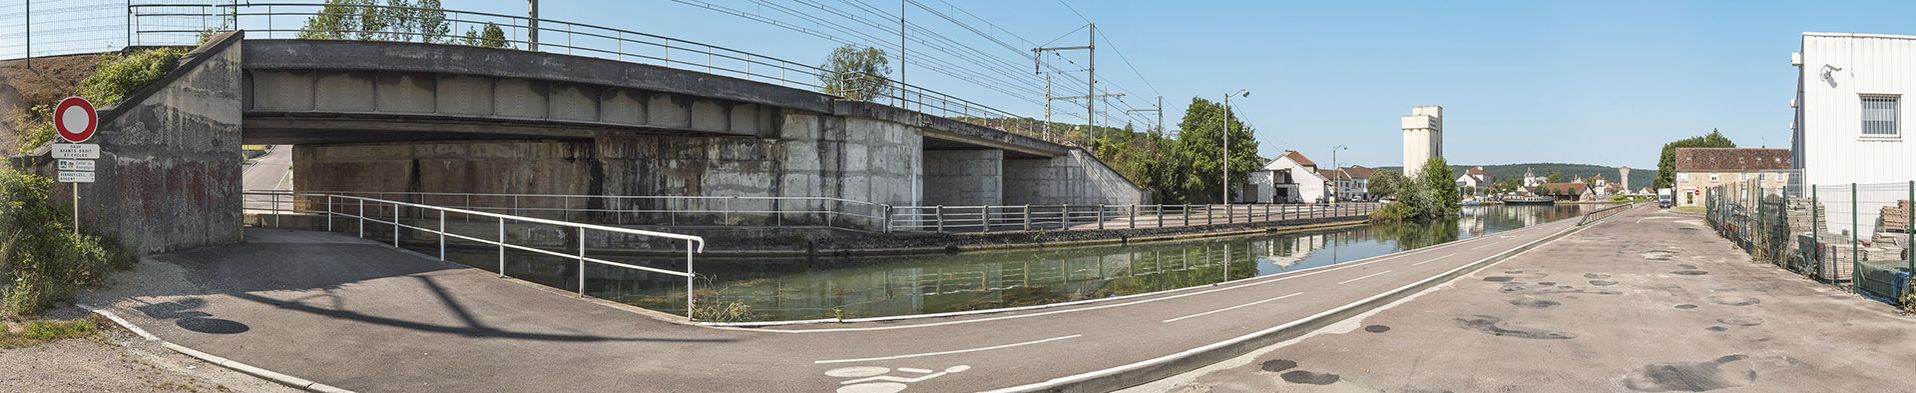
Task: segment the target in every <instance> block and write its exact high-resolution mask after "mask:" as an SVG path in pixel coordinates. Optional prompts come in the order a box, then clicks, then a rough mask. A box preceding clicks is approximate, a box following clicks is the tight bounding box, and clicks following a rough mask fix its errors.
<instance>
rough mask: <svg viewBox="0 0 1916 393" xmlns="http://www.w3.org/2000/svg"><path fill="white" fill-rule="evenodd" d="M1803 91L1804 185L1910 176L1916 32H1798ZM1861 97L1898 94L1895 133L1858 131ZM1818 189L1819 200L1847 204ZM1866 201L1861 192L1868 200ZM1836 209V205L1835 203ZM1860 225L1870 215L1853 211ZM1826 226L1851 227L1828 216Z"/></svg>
mask: <svg viewBox="0 0 1916 393" xmlns="http://www.w3.org/2000/svg"><path fill="white" fill-rule="evenodd" d="M1802 54H1803V65H1802V67H1803V68H1802V74H1801V77H1800V78H1801V80H1800V83H1799V85H1800V86H1801V89H1802V93H1801V94H1802V102H1801V103H1800V109H1799V110H1800V113H1799V117H1800V124H1798V127H1800V128H1801V130H1800V131H1799V133H1800V134H1799V135H1800V136H1799V137H1798V141H1796V144H1797V148H1798V149H1800V151H1799V152H1798V157H1799V160H1801V162H1800V163H1799V164H1798V165H1800V166H1801V167H1802V168H1803V170H1804V178H1803V181H1804V183H1803V184H1804V185H1809V186H1821V187H1824V188H1823V190H1824V191H1831V190H1832V189H1834V188H1835V187H1833V186H1839V185H1840V186H1843V188H1847V185H1848V184H1849V183H1862V184H1871V183H1901V182H1906V181H1909V180H1911V179H1916V140H1911V138H1916V135H1912V132H1916V125H1912V124H1911V121H1912V120H1916V117H1912V116H1910V109H1909V107H1910V101H1911V100H1916V37H1897V36H1882V35H1864V34H1854V35H1852V34H1822V33H1806V34H1804V35H1803V50H1802ZM1864 95H1895V96H1900V97H1901V100H1900V103H1899V104H1900V105H1898V111H1899V113H1897V119H1898V128H1899V129H1900V135H1898V136H1896V137H1887V138H1886V137H1877V136H1867V137H1866V136H1864V135H1863V134H1862V99H1861V97H1862V96H1864ZM1827 194H1828V193H1824V195H1820V197H1821V198H1822V199H1823V201H1824V203H1825V204H1829V205H1846V204H1848V203H1849V195H1848V193H1847V192H1839V193H1837V194H1838V195H1827ZM1866 199H1867V198H1866ZM1833 208H1834V207H1833ZM1859 213H1860V215H1861V216H1862V217H1860V221H1861V222H1862V224H1864V225H1862V227H1864V229H1863V230H1864V231H1866V232H1867V231H1869V229H1868V227H1870V226H1871V223H1874V222H1875V221H1876V217H1875V216H1876V214H1875V212H1873V211H1869V210H1863V211H1860V212H1859ZM1828 223H1829V225H1830V226H1831V227H1832V228H1849V227H1850V224H1851V223H1850V218H1849V217H1848V216H1847V215H1843V216H1841V217H1838V216H1835V215H1832V217H1830V220H1829V221H1828Z"/></svg>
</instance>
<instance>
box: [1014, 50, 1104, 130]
mask: <svg viewBox="0 0 1916 393" xmlns="http://www.w3.org/2000/svg"><path fill="white" fill-rule="evenodd" d="M1087 26H1090V29H1091V35H1090V36H1089V37H1087V40H1088V42H1086V43H1085V45H1081V46H1057V47H1039V48H1031V72H1032V73H1034V74H1042V73H1044V71H1043V67H1044V53H1045V52H1055V51H1067V50H1085V51H1088V52H1090V54H1091V55H1090V63H1091V66H1089V67H1087V70H1086V71H1088V74H1087V75H1088V76H1087V77H1086V79H1087V80H1088V81H1089V82H1088V83H1086V85H1087V88H1086V90H1087V91H1086V92H1085V95H1084V96H1082V97H1050V96H1051V76H1050V75H1049V74H1047V75H1045V96H1046V97H1045V128H1046V130H1047V131H1046V133H1047V136H1048V135H1049V132H1050V131H1049V129H1050V127H1051V121H1050V119H1051V100H1069V99H1075V98H1084V99H1085V100H1084V121H1085V123H1097V116H1098V112H1095V110H1096V108H1095V107H1094V105H1095V104H1096V103H1097V98H1098V97H1099V95H1098V85H1097V83H1098V67H1097V64H1098V55H1097V53H1098V49H1097V43H1098V24H1096V23H1092V24H1089V25H1087ZM1120 95H1122V94H1120ZM1091 125H1092V126H1093V127H1095V126H1096V124H1091Z"/></svg>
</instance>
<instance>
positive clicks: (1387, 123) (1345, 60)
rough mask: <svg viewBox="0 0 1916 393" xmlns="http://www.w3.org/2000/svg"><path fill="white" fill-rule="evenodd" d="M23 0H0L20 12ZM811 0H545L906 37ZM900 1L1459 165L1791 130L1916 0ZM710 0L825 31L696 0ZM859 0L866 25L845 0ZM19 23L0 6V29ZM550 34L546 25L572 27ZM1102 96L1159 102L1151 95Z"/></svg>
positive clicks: (507, 10)
mask: <svg viewBox="0 0 1916 393" xmlns="http://www.w3.org/2000/svg"><path fill="white" fill-rule="evenodd" d="M19 1H20V0H11V1H7V2H6V4H0V11H11V10H17V8H16V7H18V6H19V4H20V3H19ZM63 1H64V2H66V3H73V2H80V3H84V2H87V1H94V0H63ZM812 1H813V0H767V3H757V2H755V1H754V0H683V1H671V0H640V1H580V0H545V1H544V2H543V4H542V7H541V16H542V17H543V18H546V19H551V20H564V21H571V22H578V23H587V24H594V25H601V26H608V27H615V28H620V29H626V30H632V31H638V32H645V33H651V34H659V35H665V36H671V37H675V38H680V39H686V40H691V41H697V42H703V43H707V44H711V45H717V46H724V47H729V48H734V49H739V50H744V51H749V52H754V53H759V54H763V55H768V56H772V57H778V58H783V59H787V60H792V61H796V62H801V63H810V64H816V63H819V62H820V61H821V60H822V59H823V58H824V57H825V54H826V53H828V52H829V51H830V50H831V49H832V48H833V47H836V46H838V45H839V42H834V41H833V40H832V39H831V38H836V39H840V40H849V41H854V42H870V41H873V40H883V41H882V42H881V43H882V44H883V45H896V40H897V34H898V33H897V30H896V23H897V22H896V20H876V18H873V17H872V15H871V14H867V13H863V12H864V11H863V10H859V9H858V8H854V7H853V5H852V4H853V3H859V2H863V4H865V5H869V6H871V7H872V8H871V9H874V10H883V11H885V12H892V13H895V12H897V11H898V9H899V8H900V5H901V4H900V3H898V2H892V1H889V0H816V2H815V3H813V2H812ZM906 1H909V2H912V3H907V4H909V5H907V6H906V8H907V9H906V19H907V20H909V21H911V22H912V23H914V24H917V25H920V26H924V27H925V28H927V29H929V30H931V31H934V32H937V33H938V34H939V35H942V36H944V37H948V38H950V39H953V40H955V41H958V42H961V43H963V44H965V45H967V46H971V47H974V48H978V50H979V51H980V52H983V53H987V54H990V55H991V56H995V57H994V58H990V59H985V58H982V56H978V55H974V56H972V57H968V58H966V59H955V60H954V58H949V57H945V56H943V55H941V54H939V53H937V52H931V53H932V54H933V55H932V56H926V57H937V58H941V59H939V60H938V61H945V62H949V63H952V64H958V63H964V64H961V67H962V68H965V69H966V70H967V71H962V72H973V73H977V74H974V75H988V76H990V77H992V78H997V79H999V80H1000V81H1004V80H1013V81H1012V82H1004V83H995V84H994V83H986V84H979V83H974V82H970V81H967V80H964V79H960V78H955V77H950V76H947V75H943V74H939V73H937V72H934V70H930V69H929V68H927V67H925V66H923V65H922V64H916V63H913V62H912V61H911V60H912V59H908V64H906V65H905V70H904V71H905V73H906V75H905V80H906V82H908V83H911V84H914V85H920V86H924V87H927V88H930V89H932V90H936V91H940V92H944V93H947V94H951V95H954V96H959V97H963V98H966V99H969V100H973V101H977V102H980V103H983V104H986V105H990V106H992V107H995V108H999V109H1002V110H1005V111H1008V112H1012V113H1016V114H1020V115H1026V116H1032V117H1040V116H1042V113H1043V106H1042V105H1041V104H1040V102H1042V99H1041V98H1038V97H1042V86H1043V84H1042V82H1041V81H1042V79H1040V78H1038V77H1035V76H1032V74H1031V71H1032V70H1031V66H1030V65H1029V62H1030V60H1029V59H1026V58H1023V57H1021V56H1020V55H1019V54H1018V51H1024V50H1028V48H1029V47H1032V46H1038V45H1039V44H1048V45H1050V46H1071V45H1083V44H1084V40H1085V38H1084V36H1085V33H1084V31H1082V30H1079V29H1080V28H1082V27H1083V25H1084V24H1085V20H1086V19H1089V20H1091V21H1095V22H1097V25H1098V31H1099V32H1100V33H1101V37H1100V41H1099V42H1098V45H1099V51H1098V53H1097V56H1098V57H1097V63H1096V64H1097V68H1098V69H1097V70H1098V75H1099V79H1101V80H1108V83H1106V84H1105V85H1103V86H1106V87H1110V86H1116V87H1118V88H1121V90H1116V91H1115V92H1122V93H1125V94H1127V96H1126V97H1124V98H1123V99H1124V100H1125V102H1127V103H1129V106H1128V107H1129V108H1146V109H1148V108H1150V107H1152V105H1153V104H1155V100H1156V97H1157V96H1160V95H1161V96H1163V97H1164V98H1163V99H1164V103H1165V106H1166V108H1165V116H1164V117H1165V120H1164V121H1165V123H1166V124H1167V125H1169V127H1170V128H1173V129H1175V128H1176V124H1177V123H1178V121H1179V118H1180V117H1181V115H1182V114H1183V112H1184V109H1185V106H1186V105H1187V104H1188V103H1189V102H1190V101H1191V99H1192V97H1197V96H1201V97H1204V98H1207V99H1210V100H1218V99H1220V98H1221V96H1222V95H1224V94H1225V93H1228V92H1232V91H1236V90H1238V89H1248V90H1250V91H1251V92H1252V94H1251V96H1250V97H1247V98H1239V99H1233V100H1232V104H1233V106H1234V107H1235V108H1236V110H1237V111H1238V113H1239V114H1240V116H1242V117H1243V118H1244V119H1246V120H1247V121H1248V122H1249V123H1250V124H1252V125H1253V126H1254V127H1255V128H1257V139H1258V141H1259V151H1260V153H1261V154H1262V155H1264V156H1266V157H1271V156H1275V155H1277V154H1279V153H1281V152H1282V151H1284V150H1298V151H1301V152H1303V153H1305V154H1306V155H1309V156H1311V157H1312V158H1313V160H1315V161H1319V162H1324V163H1329V162H1330V161H1331V157H1328V156H1329V155H1330V149H1331V148H1332V146H1337V145H1346V146H1349V149H1348V150H1344V151H1341V152H1340V153H1339V154H1338V157H1337V161H1338V163H1339V164H1344V165H1350V164H1359V165H1367V166H1395V165H1400V164H1401V162H1399V161H1400V160H1401V158H1400V157H1401V154H1402V153H1401V149H1402V146H1401V138H1400V130H1399V124H1398V121H1399V120H1398V119H1399V117H1401V116H1403V115H1405V114H1408V113H1409V111H1410V108H1411V107H1412V106H1416V105H1442V106H1443V107H1444V109H1445V119H1444V123H1445V124H1444V125H1445V135H1444V138H1445V140H1444V149H1445V151H1444V156H1445V157H1446V158H1447V159H1448V160H1449V161H1450V162H1451V163H1453V164H1506V163H1520V162H1568V163H1584V164H1599V165H1613V166H1615V165H1621V166H1632V167H1650V166H1653V165H1655V163H1656V161H1657V154H1659V148H1660V147H1661V145H1662V144H1663V143H1665V142H1668V141H1670V140H1674V139H1679V138H1683V137H1688V136H1693V135H1699V134H1703V133H1707V132H1709V130H1711V129H1713V128H1714V129H1720V130H1722V132H1723V133H1724V134H1725V135H1727V136H1729V137H1730V138H1731V139H1733V140H1735V141H1736V142H1737V143H1738V144H1739V145H1740V146H1746V147H1755V146H1770V147H1787V146H1788V145H1789V121H1790V118H1791V112H1790V108H1789V106H1788V104H1789V100H1790V97H1791V96H1792V94H1793V92H1794V86H1795V82H1796V81H1795V79H1796V69H1795V68H1794V67H1791V66H1790V64H1789V56H1790V53H1791V52H1794V51H1797V50H1798V49H1799V47H1800V43H1801V34H1802V33H1803V32H1806V31H1825V32H1863V33H1883V34H1916V25H1912V24H1910V23H1909V19H1908V16H1909V15H1916V2H1907V1H1866V2H1838V1H1797V2H1783V1H1628V0H1625V1H1468V2H1452V1H1389V0H1379V1H1127V0H1109V1H1093V0H1063V1H1058V0H1017V1H1012V0H975V1H974V0H906ZM707 2H709V3H710V4H714V5H717V6H721V7H726V8H729V9H732V10H734V11H736V12H740V13H745V14H748V15H756V16H760V17H766V18H771V19H775V20H778V21H779V23H781V24H784V25H785V26H789V27H797V28H800V29H805V30H809V31H813V32H821V33H822V34H824V35H826V36H828V38H821V37H818V36H815V35H808V34H804V33H801V32H798V31H795V30H793V29H789V28H787V27H780V26H774V25H772V24H768V23H764V22H761V21H754V20H750V19H746V18H742V17H739V16H736V15H730V14H726V13H722V12H718V11H714V10H711V9H707V8H705V7H702V6H700V4H705V3H707ZM39 3H41V2H40V1H36V4H39ZM55 3H61V1H55ZM111 3H115V4H117V3H119V2H117V1H115V2H111ZM767 4H775V5H783V6H785V7H789V8H791V9H795V10H799V11H804V12H806V13H808V14H811V15H813V16H817V17H819V18H820V19H821V20H825V21H829V22H831V23H837V24H841V25H844V26H850V27H851V28H852V29H854V30H858V31H859V32H858V33H857V34H862V35H865V36H869V37H861V36H859V35H857V34H854V33H847V32H840V31H833V30H831V29H830V28H829V27H827V26H825V25H824V24H822V23H820V22H817V21H807V20H804V19H802V18H800V17H795V16H791V15H789V14H784V13H782V11H781V10H779V9H777V7H772V6H768V5H767ZM812 4H820V5H823V6H825V7H818V6H813V5H812ZM921 5H922V6H921ZM445 7H446V8H448V9H456V10H472V11H486V12H497V13H501V14H517V15H522V14H523V13H524V12H525V8H526V5H525V2H524V1H522V0H445ZM821 8H829V9H821ZM1074 9H1075V12H1074ZM934 11H935V12H934ZM102 12H103V13H105V12H106V11H102ZM10 15H15V16H17V15H18V14H10ZM860 15H862V17H863V18H865V19H866V20H864V21H863V22H866V23H872V22H875V23H874V24H875V25H876V26H874V25H865V24H860V21H858V20H854V19H853V18H852V16H860ZM941 15H942V16H941ZM1080 15H1082V18H1081V17H1080ZM106 16H109V17H113V18H107V19H114V18H120V17H122V16H120V14H114V15H106ZM943 16H950V17H953V18H954V19H958V20H960V21H962V22H965V23H966V24H967V25H968V26H970V28H972V29H977V30H979V31H981V32H983V34H979V33H974V32H972V31H970V30H967V29H966V27H965V26H960V25H958V24H954V23H951V22H950V21H947V20H944V19H942V17H943ZM43 19H45V18H43ZM285 22H291V23H285ZM47 23H58V22H57V21H54V22H47V21H44V20H36V21H35V24H36V26H41V27H40V28H42V29H45V28H46V27H45V26H43V24H47ZM276 23H277V24H278V25H280V26H279V27H281V28H285V27H286V26H288V25H297V21H278V22H276ZM9 26H11V27H9ZM17 27H18V24H17V22H13V21H0V30H8V29H9V28H17ZM879 27H885V29H880V28H879ZM0 33H8V31H0ZM115 34H116V35H117V33H115ZM552 35H554V34H552V33H548V36H547V37H544V38H545V40H546V41H547V42H555V40H558V39H561V38H563V37H553V36H552ZM987 35H988V36H990V38H986V36H987ZM914 37H915V38H917V39H920V40H926V39H934V38H932V37H926V36H925V35H924V34H917V33H914ZM1053 38H1057V39H1056V40H1053ZM1000 42H1003V44H1002V45H1001V44H1000ZM43 47H44V46H43ZM907 47H908V48H910V49H912V50H918V51H927V50H928V48H927V47H925V46H923V45H919V44H917V43H915V42H912V43H908V45H907ZM0 49H7V48H0ZM1013 49H1016V50H1017V51H1014V50H1013ZM38 50H40V49H39V48H36V51H38ZM1057 59H1058V60H1063V59H1069V62H1059V61H1056V60H1047V61H1049V62H1051V63H1050V64H1052V65H1053V66H1054V67H1057V68H1059V69H1060V70H1062V71H1063V72H1061V73H1058V74H1057V75H1056V78H1057V80H1058V81H1059V82H1058V83H1059V86H1060V87H1059V88H1058V90H1057V91H1056V94H1057V95H1083V94H1084V93H1085V92H1084V90H1082V89H1083V88H1082V82H1077V81H1080V80H1082V79H1083V77H1084V75H1083V73H1082V72H1081V71H1080V70H1081V69H1082V67H1083V64H1086V63H1087V59H1085V58H1084V56H1083V54H1082V53H1081V52H1068V53H1065V57H1062V58H1057ZM918 61H920V62H922V61H925V60H923V59H921V60H918ZM966 64H969V65H966ZM977 64H988V65H977ZM894 68H897V64H894ZM969 79H978V78H976V77H972V78H969ZM1067 79H1068V80H1070V81H1071V82H1068V83H1067V82H1064V81H1065V80H1067ZM1070 83H1076V84H1075V85H1070V86H1073V87H1071V89H1067V88H1066V85H1068V84H1070ZM1007 86H1009V87H1007ZM1072 89H1075V90H1072ZM1007 90H1009V91H1010V92H1009V93H1008V92H1007ZM1056 107H1057V111H1056V115H1055V116H1056V118H1057V119H1059V120H1060V121H1070V122H1082V116H1083V115H1082V113H1083V109H1082V103H1070V102H1062V101H1061V102H1058V103H1057V104H1056ZM1122 108H1124V107H1121V109H1122ZM1111 115H1112V118H1113V119H1120V121H1122V120H1123V119H1126V118H1132V119H1137V121H1155V117H1154V115H1153V114H1150V113H1133V114H1132V115H1135V116H1125V115H1126V114H1125V113H1122V112H1120V113H1113V114H1111ZM1138 125H1139V126H1140V127H1141V128H1142V127H1144V126H1148V124H1138Z"/></svg>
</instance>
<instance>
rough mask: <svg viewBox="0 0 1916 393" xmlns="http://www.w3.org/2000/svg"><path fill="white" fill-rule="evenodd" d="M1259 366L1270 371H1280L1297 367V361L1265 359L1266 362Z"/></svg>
mask: <svg viewBox="0 0 1916 393" xmlns="http://www.w3.org/2000/svg"><path fill="white" fill-rule="evenodd" d="M1257 368H1258V369H1261V370H1264V371H1269V372H1279V371H1284V370H1289V369H1293V368H1297V362H1296V361H1291V360H1284V359H1274V360H1268V361H1265V362H1264V364H1261V365H1258V367H1257Z"/></svg>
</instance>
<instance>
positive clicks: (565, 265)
mask: <svg viewBox="0 0 1916 393" xmlns="http://www.w3.org/2000/svg"><path fill="white" fill-rule="evenodd" d="M1604 206H1606V205H1557V206H1470V207H1464V210H1463V214H1461V215H1460V216H1461V217H1459V218H1453V219H1447V220H1440V221H1436V222H1428V223H1409V224H1373V225H1367V226H1361V227H1354V228H1348V229H1340V230H1331V231H1323V232H1314V233H1300V234H1282V235H1253V236H1237V237H1225V238H1213V239H1200V240H1191V241H1181V242H1167V243H1149V244H1133V245H1108V246H1095V247H1074V248H1050V249H1027V250H1014V251H988V252H974V253H961V254H955V255H907V256H889V257H887V256H860V257H835V256H818V257H811V258H806V257H754V258H725V257H702V258H699V259H698V265H697V269H696V270H697V273H698V275H699V277H700V278H699V279H698V285H697V290H696V295H697V300H698V302H697V303H698V306H697V307H699V308H700V309H701V310H700V312H699V316H700V320H721V321H776V320H801V319H820V318H862V317H879V316H895V315H910V314H927V313H940V312H951V311H966V310H983V309H993V308H1004V307H1018V306H1031V305H1041V304H1050V303H1061V302H1069V301H1076V300H1085V299H1096V298H1103V297H1111V296H1122V295H1131V294H1138V293H1147V292H1156V291H1164V290H1170V289H1177V288H1184V287H1192V286H1200V285H1210V284H1213V283H1218V282H1224V281H1230V280H1239V279H1245V278H1250V277H1256V276H1267V275H1277V274H1285V273H1288V272H1294V271H1298V270H1303V269H1308V268H1313V267H1319V266H1326V265H1332V264H1338V263H1344V262H1349V261H1354V260H1358V259H1363V258H1369V257H1374V256H1379V255H1384V254H1389V253H1393V252H1399V251H1406V250H1412V249H1416V248H1421V247H1427V246H1431V245H1435V244H1441V243H1444V242H1449V241H1456V240H1462V239H1469V238H1474V237H1480V236H1485V235H1490V234H1495V233H1498V232H1502V231H1508V230H1512V229H1517V228H1522V227H1524V226H1528V225H1534V224H1539V223H1545V222H1550V221H1555V220H1559V219H1565V218H1576V217H1577V216H1578V215H1580V214H1582V213H1584V212H1586V211H1590V210H1595V209H1598V208H1602V207H1604ZM422 251H424V250H422ZM433 251H434V252H436V251H437V250H433ZM555 251H557V250H555ZM595 257H600V258H604V259H609V260H615V261H620V262H626V263H633V264H640V265H644V266H651V267H658V268H661V269H673V268H683V266H682V264H683V263H684V261H683V258H678V259H674V258H669V257H658V258H653V257H616V256H606V255H595ZM498 258H499V256H498V254H497V253H496V252H495V251H481V250H472V249H465V248H463V247H461V248H457V249H454V250H449V254H448V255H447V259H450V260H453V261H456V262H460V263H464V264H467V265H471V266H473V267H476V268H481V269H486V270H488V271H492V270H497V265H498ZM575 269H578V267H577V265H576V262H575V261H572V260H568V259H564V258H558V257H552V256H548V255H536V254H531V253H509V254H508V255H507V258H506V273H507V274H508V275H511V276H513V277H517V278H520V279H524V280H528V281H533V282H537V283H540V284H544V285H549V286H552V287H556V288H568V289H569V288H577V285H578V284H577V280H578V278H577V277H578V272H577V270H575ZM585 269H586V271H585V279H586V284H587V285H586V292H587V294H590V295H592V296H594V297H600V298H606V299H613V300H616V301H620V302H624V303H628V304H633V305H638V306H642V307H645V308H649V309H653V310H658V311H662V312H666V313H671V314H675V315H684V313H685V289H684V281H683V280H684V279H683V278H679V277H670V276H666V275H661V274H651V273H645V272H642V271H635V270H629V269H607V268H602V267H599V266H586V267H585Z"/></svg>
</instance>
